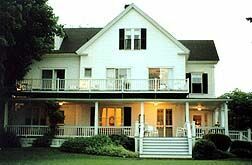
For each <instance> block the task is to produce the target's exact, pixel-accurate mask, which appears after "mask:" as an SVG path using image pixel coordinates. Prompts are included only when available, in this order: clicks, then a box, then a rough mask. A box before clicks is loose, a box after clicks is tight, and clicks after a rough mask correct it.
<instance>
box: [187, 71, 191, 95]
mask: <svg viewBox="0 0 252 165" xmlns="http://www.w3.org/2000/svg"><path fill="white" fill-rule="evenodd" d="M186 79H189V82H188V83H189V93H191V92H192V89H191V86H192V84H191V73H186Z"/></svg>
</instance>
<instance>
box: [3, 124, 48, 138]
mask: <svg viewBox="0 0 252 165" xmlns="http://www.w3.org/2000/svg"><path fill="white" fill-rule="evenodd" d="M49 130H50V129H49V127H48V126H42V125H8V126H7V127H6V131H7V132H12V133H15V134H16V135H17V136H43V135H44V134H45V133H47V132H49Z"/></svg>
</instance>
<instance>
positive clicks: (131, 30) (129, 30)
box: [124, 28, 141, 50]
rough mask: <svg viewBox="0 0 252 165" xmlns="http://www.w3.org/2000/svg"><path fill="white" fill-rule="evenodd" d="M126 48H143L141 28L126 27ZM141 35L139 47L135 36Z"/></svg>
mask: <svg viewBox="0 0 252 165" xmlns="http://www.w3.org/2000/svg"><path fill="white" fill-rule="evenodd" d="M124 30H125V33H124V50H141V28H127V29H124ZM128 36H130V48H128V47H127V42H128V41H127V40H129V39H128ZM136 36H139V38H137V39H138V42H139V43H138V48H135V39H136V38H135V37H136Z"/></svg>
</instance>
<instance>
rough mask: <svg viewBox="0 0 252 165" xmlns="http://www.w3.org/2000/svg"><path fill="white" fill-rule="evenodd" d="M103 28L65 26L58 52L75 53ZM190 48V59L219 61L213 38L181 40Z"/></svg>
mask: <svg viewBox="0 0 252 165" xmlns="http://www.w3.org/2000/svg"><path fill="white" fill-rule="evenodd" d="M101 29H102V28H65V29H64V31H65V33H66V36H65V38H64V40H63V42H62V44H61V46H60V49H59V50H57V51H55V52H57V53H74V52H75V51H77V50H78V49H79V48H80V47H81V46H82V45H84V44H85V43H86V42H87V41H89V40H90V39H91V38H92V37H93V36H94V35H95V34H97V33H98V32H99V31H100V30H101ZM179 42H181V43H182V44H183V45H184V46H185V47H187V48H188V49H189V50H190V55H189V59H188V60H189V61H219V57H218V53H217V50H216V47H215V44H214V41H213V40H179Z"/></svg>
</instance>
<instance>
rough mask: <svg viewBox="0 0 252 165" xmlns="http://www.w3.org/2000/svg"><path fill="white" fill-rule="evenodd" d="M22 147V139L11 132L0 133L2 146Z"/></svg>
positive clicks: (0, 146)
mask: <svg viewBox="0 0 252 165" xmlns="http://www.w3.org/2000/svg"><path fill="white" fill-rule="evenodd" d="M6 147H21V144H20V139H19V138H18V137H17V136H16V134H14V133H11V132H2V133H0V148H6Z"/></svg>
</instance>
